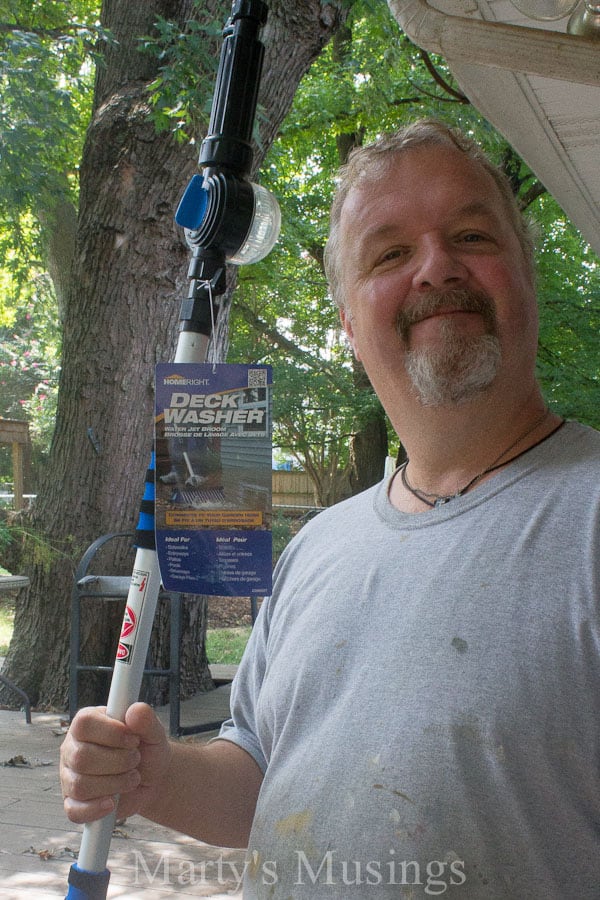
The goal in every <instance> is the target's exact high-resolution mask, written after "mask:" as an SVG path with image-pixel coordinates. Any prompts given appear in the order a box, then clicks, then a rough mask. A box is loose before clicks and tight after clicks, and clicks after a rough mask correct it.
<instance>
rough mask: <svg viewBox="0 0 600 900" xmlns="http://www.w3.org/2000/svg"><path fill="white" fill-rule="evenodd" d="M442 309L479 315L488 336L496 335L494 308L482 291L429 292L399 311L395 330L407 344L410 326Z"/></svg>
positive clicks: (462, 289) (466, 289)
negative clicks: (481, 317)
mask: <svg viewBox="0 0 600 900" xmlns="http://www.w3.org/2000/svg"><path fill="white" fill-rule="evenodd" d="M444 309H452V310H460V311H461V312H472V313H480V314H481V315H482V316H483V320H484V322H485V325H486V330H487V331H488V332H489V333H490V334H496V330H497V329H496V308H495V306H494V302H493V300H492V299H491V297H489V296H488V295H487V294H486V293H484V292H483V291H473V290H469V289H468V288H460V289H457V290H450V291H431V292H430V293H429V294H427V295H426V296H424V297H422V298H421V299H420V300H417V302H416V303H413V304H412V305H411V306H410V307H409V308H408V309H401V310H400V312H399V313H398V316H397V318H396V330H397V331H398V334H399V335H400V337H401V338H402V339H403V340H404V341H405V342H407V341H408V338H409V332H410V329H411V326H412V325H415V324H416V323H417V322H421V321H422V320H423V319H427V318H429V316H433V315H435V314H436V313H438V312H441V311H442V310H444Z"/></svg>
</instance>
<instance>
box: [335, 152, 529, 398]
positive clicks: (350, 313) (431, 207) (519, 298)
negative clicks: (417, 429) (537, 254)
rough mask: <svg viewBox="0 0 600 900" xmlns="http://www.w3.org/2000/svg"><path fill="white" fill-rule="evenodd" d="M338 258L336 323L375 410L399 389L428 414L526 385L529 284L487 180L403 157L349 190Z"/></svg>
mask: <svg viewBox="0 0 600 900" xmlns="http://www.w3.org/2000/svg"><path fill="white" fill-rule="evenodd" d="M340 247H341V254H342V260H341V261H342V270H343V273H344V274H343V287H344V291H345V295H346V307H345V309H344V311H343V312H342V321H343V323H344V327H345V328H346V331H347V333H348V336H349V338H350V341H351V343H352V347H353V349H354V352H355V354H356V356H357V357H358V358H359V359H360V360H361V361H362V362H363V364H364V366H365V369H366V371H367V374H368V375H369V377H370V379H371V382H372V383H373V386H374V387H375V389H376V391H377V392H378V393H379V395H380V397H381V399H382V401H383V403H384V405H386V408H387V407H388V406H389V404H390V403H393V399H394V397H395V396H396V394H397V391H398V389H399V388H405V387H406V386H408V387H409V389H411V390H412V391H413V392H415V391H416V393H417V395H418V396H419V397H420V399H421V402H422V403H423V404H424V405H434V406H435V405H447V404H453V403H461V402H464V401H466V400H469V399H471V398H472V397H474V396H476V395H478V394H480V393H481V392H482V391H485V390H487V389H488V388H489V387H490V386H492V385H493V384H494V383H496V382H497V379H498V376H499V374H500V373H502V372H503V371H505V372H507V373H510V375H511V377H512V378H516V379H521V380H522V379H523V378H525V377H527V378H528V379H529V378H532V377H533V368H534V361H535V351H536V346H537V307H536V301H535V290H534V285H533V276H532V274H531V272H530V267H529V265H528V263H527V261H526V259H525V256H524V253H523V250H522V248H521V246H520V244H519V241H518V239H517V236H516V234H515V232H514V229H513V227H512V225H511V223H510V220H509V218H508V214H507V212H506V210H505V207H504V201H503V199H502V196H501V194H500V192H499V190H498V188H497V186H496V184H495V183H494V180H493V179H492V177H491V176H490V175H489V174H488V173H487V172H486V171H485V170H484V169H482V168H481V167H480V166H479V165H478V164H477V163H475V162H473V161H472V160H470V159H468V158H467V157H465V156H464V155H463V154H462V153H461V152H460V151H458V150H456V149H454V148H453V147H445V146H443V147H428V148H425V147H422V148H415V149H412V150H409V151H406V152H405V153H404V154H403V155H402V156H400V157H398V159H396V161H395V162H393V163H391V165H390V168H389V171H388V172H387V175H386V176H385V177H383V178H380V179H379V180H377V181H375V182H372V183H369V184H364V185H362V186H361V187H358V188H355V189H352V190H351V191H350V193H349V194H348V196H347V198H346V201H345V203H344V206H343V208H342V218H341V222H340ZM388 412H390V410H389V408H388ZM390 414H391V412H390Z"/></svg>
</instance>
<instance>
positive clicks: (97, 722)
mask: <svg viewBox="0 0 600 900" xmlns="http://www.w3.org/2000/svg"><path fill="white" fill-rule="evenodd" d="M69 734H70V735H71V737H72V738H73V739H74V740H75V741H85V742H86V743H91V744H98V745H100V746H104V747H129V748H131V747H137V746H138V745H139V737H138V736H137V735H136V734H133V733H132V732H131V730H130V729H129V728H128V727H127V726H126V725H125V724H124V723H123V722H119V721H118V720H117V719H111V718H110V717H109V716H107V715H106V709H105V707H88V708H85V709H80V710H79V712H78V713H77V715H76V716H75V718H74V719H73V721H72V723H71V727H70V729H69Z"/></svg>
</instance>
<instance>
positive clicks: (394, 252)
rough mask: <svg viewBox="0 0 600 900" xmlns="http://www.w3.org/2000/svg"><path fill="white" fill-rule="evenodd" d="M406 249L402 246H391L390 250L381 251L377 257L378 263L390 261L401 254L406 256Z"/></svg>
mask: <svg viewBox="0 0 600 900" xmlns="http://www.w3.org/2000/svg"><path fill="white" fill-rule="evenodd" d="M406 254H407V251H406V249H405V248H404V247H392V248H391V249H390V250H386V251H385V253H382V254H381V256H380V257H379V259H378V261H377V262H378V263H379V264H381V263H386V262H390V260H394V259H401V258H402V257H403V256H406Z"/></svg>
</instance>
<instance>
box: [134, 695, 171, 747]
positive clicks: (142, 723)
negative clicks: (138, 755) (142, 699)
mask: <svg viewBox="0 0 600 900" xmlns="http://www.w3.org/2000/svg"><path fill="white" fill-rule="evenodd" d="M125 724H126V725H127V727H128V728H129V729H130V731H133V733H134V734H136V735H137V736H138V737H139V739H140V742H141V743H143V744H149V745H153V744H166V742H167V734H166V731H165V729H164V728H163V725H162V723H161V721H160V719H159V718H158V716H157V715H156V713H155V712H154V710H153V709H152V707H150V706H148V704H147V703H133V704H132V705H131V706H130V707H129V709H128V710H127V712H126V713H125Z"/></svg>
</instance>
